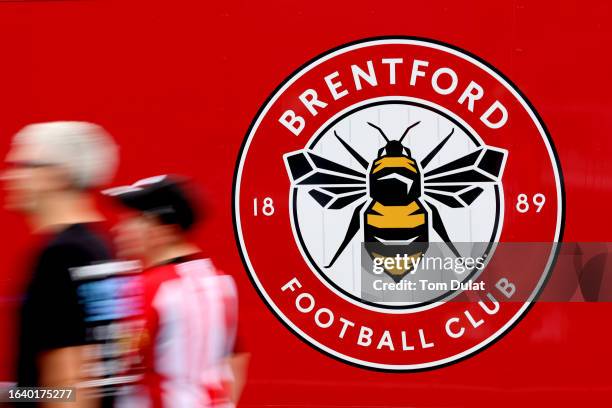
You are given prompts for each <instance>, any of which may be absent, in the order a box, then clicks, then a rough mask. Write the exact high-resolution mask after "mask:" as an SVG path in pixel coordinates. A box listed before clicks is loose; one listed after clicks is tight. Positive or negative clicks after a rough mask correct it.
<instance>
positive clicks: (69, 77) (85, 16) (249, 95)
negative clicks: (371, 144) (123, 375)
mask: <svg viewBox="0 0 612 408" xmlns="http://www.w3.org/2000/svg"><path fill="white" fill-rule="evenodd" d="M273 3H276V4H273ZM341 3H343V4H341ZM545 3H548V4H545ZM587 3H588V4H587ZM611 17H612V13H611V10H610V6H609V3H608V2H606V1H600V0H597V1H590V2H584V1H555V2H552V1H551V2H537V4H536V2H526V1H463V2H458V1H429V2H425V1H420V2H409V1H405V0H404V1H387V2H371V1H361V0H355V1H351V2H332V1H325V2H323V1H308V2H306V1H295V2H287V1H278V2H271V1H266V2H261V1H257V2H255V1H244V0H243V1H231V2H230V1H220V2H214V3H212V2H205V1H201V0H199V1H149V2H140V1H125V0H124V1H102V0H83V1H79V0H73V1H40V2H36V1H23V2H19V1H15V2H0V39H1V40H0V153H1V154H4V153H5V152H6V150H7V149H8V145H9V141H10V138H11V136H12V135H13V134H14V133H15V132H16V131H17V130H18V129H19V128H20V127H22V126H23V125H25V124H27V123H30V122H36V121H45V120H58V119H81V120H88V121H93V122H98V123H100V124H102V125H103V126H105V127H106V128H107V129H108V130H109V131H110V132H111V133H112V134H113V135H114V136H115V137H116V139H117V140H118V141H119V142H120V144H121V148H122V163H121V167H120V172H119V175H118V178H117V182H118V183H125V182H128V181H133V180H134V179H136V178H138V177H141V176H148V175H153V174H159V173H168V172H175V173H182V174H188V175H191V176H193V177H195V178H196V179H197V180H198V181H200V182H201V183H202V184H203V185H205V187H206V189H207V191H208V195H209V196H210V198H211V199H212V203H211V204H212V211H213V212H212V216H211V219H210V221H209V223H208V224H207V226H206V228H205V230H204V231H203V233H202V234H201V236H200V237H199V238H200V241H201V243H202V245H204V246H205V247H207V249H208V252H210V253H211V254H212V256H213V257H214V259H215V260H216V263H217V264H219V265H221V266H222V267H223V268H224V269H225V270H228V271H232V272H233V273H234V274H235V275H236V276H237V277H238V279H239V281H240V288H241V296H242V311H243V314H242V318H243V322H244V323H245V328H246V330H247V335H248V337H247V340H248V343H249V345H250V347H251V349H252V351H253V358H252V366H251V371H250V376H249V383H248V386H247V389H246V391H245V394H244V399H243V405H244V406H260V405H263V404H270V405H277V406H279V405H280V406H300V407H301V406H321V407H323V406H325V407H329V406H368V407H375V406H376V407H378V406H390V405H391V406H406V405H418V406H457V405H466V404H468V403H469V404H470V405H481V404H482V405H494V406H495V405H505V404H509V403H515V402H521V403H523V404H524V405H527V406H531V405H533V404H534V403H533V401H534V400H537V401H540V402H541V403H542V404H544V403H546V404H547V405H548V404H552V403H553V402H554V404H555V405H578V404H579V403H580V404H584V403H585V401H591V402H595V401H601V400H602V399H604V398H605V399H607V400H609V399H610V397H612V382H611V380H610V374H609V372H608V367H609V366H610V364H611V363H612V353H611V352H610V336H611V335H612V329H611V328H610V324H609V321H610V313H611V312H612V305H609V304H578V303H574V304H537V305H536V306H535V307H534V308H533V309H532V310H531V311H530V312H529V314H528V315H527V317H525V318H524V319H523V320H522V321H521V323H520V324H519V325H518V326H517V327H516V328H515V329H514V330H513V331H512V332H511V333H510V334H508V335H506V336H505V337H504V338H503V340H502V341H500V342H498V343H497V344H495V345H494V346H492V347H490V348H489V349H487V350H486V351H484V352H482V353H480V354H478V355H476V356H474V357H472V358H469V359H467V360H465V361H463V362H461V363H459V364H455V365H452V366H450V367H447V368H443V369H439V370H434V371H429V372H422V373H414V374H384V373H377V372H371V371H366V370H362V369H357V368H354V367H350V366H348V365H344V364H342V363H340V362H337V361H334V360H332V359H330V358H328V357H325V356H324V355H322V354H320V353H319V352H317V351H315V350H314V349H311V348H310V347H308V346H306V345H305V344H304V343H303V342H301V341H300V340H298V339H297V338H296V337H294V336H293V335H292V334H291V333H289V332H288V331H287V330H286V329H285V328H284V327H283V326H282V325H281V324H280V323H279V322H278V321H277V320H276V319H275V318H274V317H273V316H272V314H271V313H270V312H269V311H268V309H267V308H266V307H265V306H264V305H263V303H262V301H261V300H260V299H259V297H258V296H257V294H256V293H255V290H254V289H253V288H252V287H251V286H250V283H249V281H248V279H247V277H246V273H245V271H244V270H243V267H242V264H241V262H240V258H239V255H238V252H237V249H236V246H235V243H234V235H233V229H232V218H231V184H232V176H233V170H234V165H235V160H236V156H237V154H238V149H239V146H240V143H241V141H242V138H243V137H244V135H245V133H246V131H247V128H248V126H249V123H250V121H251V120H252V118H253V116H254V115H255V113H256V111H257V110H258V108H259V107H260V105H261V104H262V103H263V101H264V100H265V99H266V97H267V96H268V95H269V93H270V92H271V91H272V90H273V89H274V88H275V87H276V86H277V85H278V84H279V83H280V82H281V81H282V80H283V79H284V78H285V77H286V76H288V75H289V74H290V73H291V72H292V71H293V70H294V69H295V68H297V67H298V66H300V65H301V64H303V63H304V62H305V61H307V60H309V59H310V58H312V57H314V56H315V55H317V54H319V53H321V52H323V51H325V50H327V49H329V48H332V47H335V46H337V45H340V44H343V43H346V42H349V41H353V40H357V39H361V38H365V37H372V36H378V35H391V34H401V35H413V36H422V37H429V38H433V39H436V40H441V41H444V42H448V43H450V44H454V45H457V46H459V47H462V48H464V49H467V50H469V51H470V52H472V53H474V54H476V55H478V56H480V57H482V58H483V59H485V60H486V61H488V62H489V63H491V64H493V65H494V66H495V67H496V68H498V69H499V70H500V71H501V72H503V73H504V74H506V75H507V76H508V77H509V78H510V79H511V80H512V81H513V82H514V83H516V84H517V86H518V87H519V88H520V89H521V90H522V91H523V92H524V93H525V94H526V95H527V97H528V98H529V99H530V100H531V102H532V103H533V104H534V106H535V107H536V109H537V110H538V111H539V113H540V114H541V116H542V117H543V119H544V121H545V123H546V125H547V126H548V128H549V130H550V133H551V135H552V137H553V139H554V142H555V145H556V147H557V151H558V153H559V156H560V159H561V164H562V166H563V171H564V176H565V183H566V191H567V216H566V228H565V241H611V240H612V232H610V228H611V227H612V221H611V220H612V217H610V215H609V202H610V198H611V191H612V181H610V180H612V178H610V176H611V175H612V167H611V161H610V159H609V157H608V154H609V153H610V152H612V149H611V147H612V142H611V140H612V138H611V137H610V135H611V134H612V115H611V114H610V112H609V111H608V110H612V98H611V97H610V92H612V81H610V78H609V75H610V72H612V57H611V56H610V49H612V48H611V47H612V42H611V40H612V25H611V23H610V18H611ZM525 148H528V146H525ZM526 165H528V163H526ZM0 199H1V197H0ZM0 225H1V226H2V232H3V233H2V236H1V237H0V248H2V258H1V260H0V266H1V268H2V269H1V273H0V307H1V310H0V333H3V335H2V336H1V338H0V380H3V379H10V378H11V364H12V361H13V358H14V345H15V344H14V342H15V339H14V333H15V328H14V305H15V297H16V296H18V295H19V293H20V291H21V288H22V283H23V281H24V276H23V273H22V272H21V271H22V269H21V267H20V263H21V262H23V261H22V260H20V259H21V258H20V256H21V255H23V254H25V253H27V243H28V232H27V229H26V227H25V225H24V223H23V222H22V221H21V219H20V218H19V217H18V216H15V215H13V214H8V213H6V212H5V211H1V212H0ZM545 322H548V324H547V327H548V328H547V329H544V327H545V326H544V324H545Z"/></svg>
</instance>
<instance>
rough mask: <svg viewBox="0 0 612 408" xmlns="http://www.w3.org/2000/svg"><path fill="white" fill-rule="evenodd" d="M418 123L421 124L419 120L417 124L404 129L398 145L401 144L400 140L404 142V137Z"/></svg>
mask: <svg viewBox="0 0 612 408" xmlns="http://www.w3.org/2000/svg"><path fill="white" fill-rule="evenodd" d="M419 123H421V121H420V120H419V121H418V122H416V123H413V124H412V125H410V126H408V127H407V128H406V130H404V134H403V135H402V137H400V140H399V142H400V143H402V140H404V138H405V137H406V135H407V134H408V131H409V130H410V129H412V128H413V127H415V126H416V125H418V124H419Z"/></svg>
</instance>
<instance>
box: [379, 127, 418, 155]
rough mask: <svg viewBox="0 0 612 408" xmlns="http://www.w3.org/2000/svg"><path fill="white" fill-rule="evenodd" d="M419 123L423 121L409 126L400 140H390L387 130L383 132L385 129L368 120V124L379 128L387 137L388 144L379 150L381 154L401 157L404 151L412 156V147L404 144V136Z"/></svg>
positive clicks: (385, 137)
mask: <svg viewBox="0 0 612 408" xmlns="http://www.w3.org/2000/svg"><path fill="white" fill-rule="evenodd" d="M419 123H421V121H418V122H416V123H413V124H412V125H410V126H408V127H407V128H406V130H405V131H404V133H403V134H402V137H400V138H399V140H389V138H388V137H387V135H385V132H383V130H382V129H381V128H380V127H378V126H376V125H375V124H373V123H370V122H368V125H370V126H372V127H373V128H374V129H376V130H378V131H379V132H380V134H381V136H382V137H383V138H384V139H385V141H386V142H387V145H386V146H385V147H384V148H382V149H380V151H379V154H378V155H379V156H382V155H383V154H384V155H386V156H392V157H400V156H404V151H405V152H406V156H407V157H408V158H411V156H410V149H408V148H407V147H406V146H404V145H403V144H402V142H403V140H404V138H405V137H406V135H407V134H408V131H409V130H410V129H412V128H413V127H415V126H416V125H418V124H419Z"/></svg>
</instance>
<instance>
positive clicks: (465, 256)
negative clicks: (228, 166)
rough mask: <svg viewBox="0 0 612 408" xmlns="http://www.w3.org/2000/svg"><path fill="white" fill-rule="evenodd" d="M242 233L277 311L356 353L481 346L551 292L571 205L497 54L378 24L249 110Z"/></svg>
mask: <svg viewBox="0 0 612 408" xmlns="http://www.w3.org/2000/svg"><path fill="white" fill-rule="evenodd" d="M233 205H234V223H235V231H236V239H237V241H238V245H239V249H240V252H241V255H242V258H243V261H244V264H245V266H246V268H247V271H248V273H249V276H250V278H251V281H252V282H253V284H254V286H255V287H256V289H257V291H258V292H259V294H260V295H261V297H262V299H263V301H264V302H265V303H266V304H267V305H268V307H269V308H270V310H271V311H272V312H273V313H274V314H275V315H276V316H277V317H278V318H279V319H280V320H281V321H282V322H283V323H284V325H285V326H286V327H287V328H288V329H290V330H291V331H292V332H293V333H295V334H296V335H297V336H298V337H299V338H301V339H302V340H304V341H305V342H306V343H308V344H310V345H312V346H313V347H315V348H316V349H318V350H320V351H322V352H324V353H326V354H328V355H329V356H332V357H334V358H336V359H339V360H341V361H344V362H347V363H350V364H354V365H357V366H361V367H367V368H373V369H380V370H388V371H412V370H422V369H428V368H434V367H440V366H443V365H446V364H449V363H452V362H456V361H458V360H460V359H462V358H465V357H467V356H470V355H473V354H475V353H477V352H478V351H480V350H483V349H484V348H485V347H487V346H488V345H490V344H492V343H493V342H494V341H495V340H497V339H499V338H500V337H501V336H502V335H503V334H504V333H506V332H507V331H508V330H510V329H511V328H512V327H514V325H515V324H516V323H517V322H518V321H519V319H520V318H521V317H522V316H523V315H524V314H525V313H526V312H527V310H528V309H529V307H530V305H531V304H532V303H533V301H534V300H535V299H536V297H537V296H538V295H539V293H540V292H541V290H542V288H543V286H544V284H545V283H546V281H547V278H548V274H549V273H550V271H551V268H552V266H553V264H554V261H555V258H556V253H557V249H558V244H557V243H558V242H559V241H560V240H561V235H562V230H563V218H564V202H563V186H562V177H561V170H560V167H559V163H558V160H557V158H556V153H555V150H554V147H553V144H552V141H551V139H550V137H549V136H548V134H547V132H546V129H545V127H544V124H543V123H542V121H541V119H540V118H539V116H538V115H537V113H536V112H535V110H534V109H533V108H532V106H531V105H530V104H529V102H528V101H527V100H526V99H525V97H524V96H523V95H522V94H521V93H520V91H518V89H517V88H516V87H515V86H514V85H513V84H512V83H510V81H509V80H508V79H506V78H505V77H504V76H503V75H502V74H500V73H499V72H498V71H497V70H496V69H494V68H493V67H491V66H490V65H488V64H487V63H485V62H483V61H482V60H480V59H478V58H476V57H474V56H473V55H470V54H468V53H466V52H465V51H462V50H459V49H457V48H455V47H452V46H449V45H446V44H441V43H439V42H435V41H431V40H425V39H416V38H407V37H401V38H399V37H393V38H376V39H369V40H364V41H359V42H356V43H352V44H348V45H345V46H342V47H339V48H336V49H334V50H331V51H329V52H326V53H324V54H322V55H320V56H318V57H317V58H315V59H313V60H312V61H310V62H308V63H307V64H305V65H304V66H303V67H301V68H300V69H298V70H297V71H296V72H294V73H293V74H292V75H291V76H290V77H289V78H287V79H286V80H285V81H284V82H283V83H282V84H281V85H280V86H279V87H278V88H277V89H276V90H275V91H274V92H273V94H272V95H271V96H270V97H269V99H268V100H267V101H266V103H265V104H264V105H263V106H262V107H261V109H260V110H259V112H258V114H257V116H256V118H255V119H254V120H253V122H252V125H251V127H250V129H249V132H248V135H247V136H246V139H245V141H244V143H243V146H242V149H241V152H240V157H239V159H238V163H237V168H236V175H235V184H234V204H233Z"/></svg>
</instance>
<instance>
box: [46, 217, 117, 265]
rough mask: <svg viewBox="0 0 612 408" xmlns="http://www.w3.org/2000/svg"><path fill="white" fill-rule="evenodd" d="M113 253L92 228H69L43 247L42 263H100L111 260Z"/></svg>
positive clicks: (79, 226)
mask: <svg viewBox="0 0 612 408" xmlns="http://www.w3.org/2000/svg"><path fill="white" fill-rule="evenodd" d="M110 258H111V251H110V249H109V245H108V244H107V242H106V240H105V239H104V238H103V237H102V235H101V234H100V233H99V232H98V231H95V230H94V229H93V228H92V227H90V226H88V225H84V224H75V225H71V226H68V227H67V228H65V229H64V230H62V231H61V232H59V233H58V234H56V235H55V236H54V237H52V238H51V239H50V240H49V241H48V243H47V245H46V246H45V247H43V249H42V251H41V255H40V259H41V261H49V260H55V261H58V262H62V261H64V262H68V263H72V262H77V263H85V264H87V263H88V262H99V261H104V260H109V259H110Z"/></svg>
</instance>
